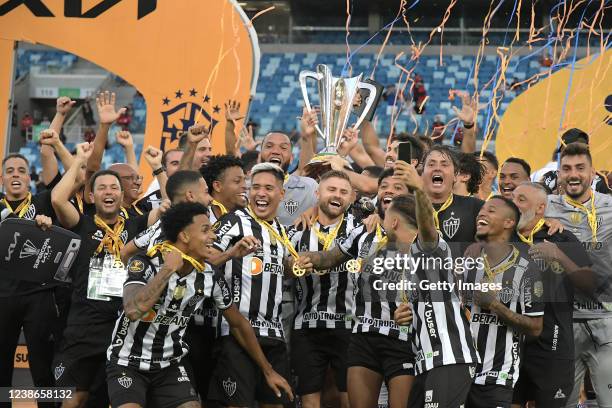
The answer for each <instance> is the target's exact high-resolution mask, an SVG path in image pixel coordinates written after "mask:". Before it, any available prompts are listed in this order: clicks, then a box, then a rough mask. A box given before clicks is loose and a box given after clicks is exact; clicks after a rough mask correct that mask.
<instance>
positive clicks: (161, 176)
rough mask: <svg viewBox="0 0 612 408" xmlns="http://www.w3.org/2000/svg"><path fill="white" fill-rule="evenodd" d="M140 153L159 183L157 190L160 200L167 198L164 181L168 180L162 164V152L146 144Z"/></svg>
mask: <svg viewBox="0 0 612 408" xmlns="http://www.w3.org/2000/svg"><path fill="white" fill-rule="evenodd" d="M142 155H143V156H144V158H145V160H146V161H147V163H148V164H149V166H151V170H152V171H153V176H155V178H156V179H157V182H158V183H159V192H160V194H161V198H162V200H167V199H168V194H166V182H167V181H168V174H167V173H166V169H164V166H163V164H162V158H163V156H164V153H163V152H162V151H161V150H159V149H156V148H155V147H153V146H148V147H147V148H146V149H144V150H143V152H142Z"/></svg>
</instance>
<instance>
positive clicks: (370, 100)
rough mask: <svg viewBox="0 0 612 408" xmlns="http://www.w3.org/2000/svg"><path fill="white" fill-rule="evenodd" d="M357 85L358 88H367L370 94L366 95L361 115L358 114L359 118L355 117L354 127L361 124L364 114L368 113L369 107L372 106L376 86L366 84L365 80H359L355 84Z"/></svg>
mask: <svg viewBox="0 0 612 408" xmlns="http://www.w3.org/2000/svg"><path fill="white" fill-rule="evenodd" d="M357 87H358V88H360V89H367V90H368V91H370V94H369V96H368V103H367V105H366V106H365V108H364V109H363V111H362V112H361V116H359V118H358V119H357V122H355V128H358V127H359V126H360V125H361V122H363V120H364V119H365V117H366V115H367V114H368V112H369V110H370V108H371V107H372V105H373V104H374V102H375V101H376V98H375V96H376V87H375V86H374V85H372V84H368V83H367V82H359V83H358V84H357ZM363 102H364V101H362V102H361V103H363Z"/></svg>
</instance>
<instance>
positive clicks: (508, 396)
mask: <svg viewBox="0 0 612 408" xmlns="http://www.w3.org/2000/svg"><path fill="white" fill-rule="evenodd" d="M519 218H520V213H519V210H518V209H517V208H516V206H515V205H514V203H513V202H512V201H510V200H508V199H507V198H504V197H502V196H494V197H492V198H491V199H489V201H487V202H486V203H485V204H484V205H483V207H482V209H481V210H480V212H479V214H478V218H477V221H476V222H477V227H476V234H477V235H476V237H477V238H478V239H479V240H480V241H482V242H483V249H482V252H481V257H482V262H481V263H477V264H476V267H475V268H470V269H468V272H467V276H466V278H465V280H464V282H465V283H468V284H472V285H475V284H477V283H478V284H479V285H480V288H478V287H474V290H473V291H472V290H470V288H467V287H466V288H463V289H464V303H465V304H467V305H469V304H471V319H470V320H471V332H472V336H473V339H474V342H475V343H476V347H477V350H478V354H479V356H480V364H478V367H477V368H476V378H475V380H474V384H473V385H472V387H471V388H470V393H469V396H468V403H467V406H468V407H469V408H490V407H502V408H510V406H511V404H512V389H513V387H514V385H515V384H516V381H517V380H518V375H519V365H520V362H521V357H520V356H521V355H522V349H523V344H524V342H525V336H524V335H529V336H534V337H537V336H539V335H540V334H541V333H542V319H543V317H542V316H543V314H544V303H543V300H544V297H543V296H544V291H543V284H542V279H541V274H540V270H539V268H538V267H537V266H536V264H535V263H534V262H532V261H530V260H529V259H528V255H527V254H525V253H522V252H521V251H520V250H519V248H517V247H515V246H514V245H512V244H511V243H510V239H511V237H512V236H513V234H514V233H515V232H514V231H515V229H516V226H517V224H518V221H519ZM484 284H487V285H488V286H487V287H483V286H484ZM491 285H495V286H494V287H491ZM479 289H480V290H479ZM492 289H495V290H492Z"/></svg>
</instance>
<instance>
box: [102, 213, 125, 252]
mask: <svg viewBox="0 0 612 408" xmlns="http://www.w3.org/2000/svg"><path fill="white" fill-rule="evenodd" d="M94 222H95V224H96V226H97V227H98V228H101V229H102V230H104V232H105V234H104V238H102V241H100V245H98V248H97V249H96V254H99V253H101V252H102V249H104V248H106V251H107V252H109V253H111V254H113V255H115V258H116V259H121V248H123V241H121V233H122V232H123V229H124V228H125V220H124V219H123V218H121V217H119V218H117V223H116V224H115V228H111V227H109V226H108V224H107V223H105V222H104V220H102V218H100V217H98V215H97V214H96V215H94Z"/></svg>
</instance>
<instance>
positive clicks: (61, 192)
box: [51, 143, 93, 229]
mask: <svg viewBox="0 0 612 408" xmlns="http://www.w3.org/2000/svg"><path fill="white" fill-rule="evenodd" d="M92 151H93V147H92V146H91V144H89V143H81V144H80V145H78V146H77V154H76V159H75V162H74V164H73V165H72V167H70V168H69V169H68V171H67V172H66V173H64V176H63V177H62V179H61V180H60V182H59V183H58V184H57V185H56V186H55V188H54V189H53V191H52V192H51V205H53V209H54V210H55V213H56V215H57V218H58V220H59V222H60V224H61V225H62V226H63V227H65V228H68V229H70V228H72V227H74V226H75V225H77V224H78V222H79V219H80V214H79V211H78V210H77V209H76V208H75V207H74V205H72V203H71V202H70V199H71V198H72V194H73V193H74V186H75V185H76V180H77V176H78V173H79V171H81V169H82V168H83V167H84V166H85V165H86V163H87V160H88V159H89V157H90V156H91V154H92Z"/></svg>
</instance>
